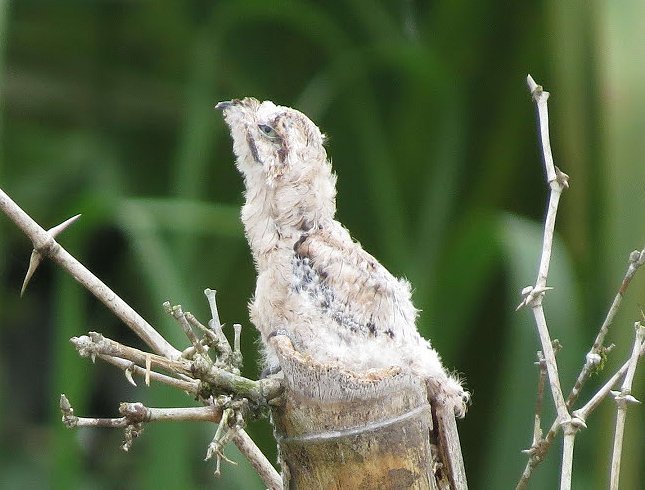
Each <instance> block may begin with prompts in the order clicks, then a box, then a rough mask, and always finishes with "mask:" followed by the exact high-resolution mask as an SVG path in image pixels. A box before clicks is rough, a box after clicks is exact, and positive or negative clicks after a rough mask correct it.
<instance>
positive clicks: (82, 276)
mask: <svg viewBox="0 0 645 490" xmlns="http://www.w3.org/2000/svg"><path fill="white" fill-rule="evenodd" d="M0 209H2V211H3V212H4V213H5V214H6V215H7V216H8V217H9V218H10V219H11V220H12V221H13V222H14V223H15V224H16V225H17V226H18V227H19V228H20V229H21V230H22V231H23V232H24V233H25V235H27V237H29V239H30V240H31V241H32V243H33V245H34V250H36V251H37V252H38V253H39V254H41V255H43V256H47V257H49V258H51V259H52V260H53V261H54V262H56V263H57V264H58V265H60V266H61V267H62V268H63V269H65V270H66V271H67V272H69V273H70V274H71V275H72V276H73V277H74V279H76V281H78V282H79V283H80V284H82V285H83V286H84V287H85V288H86V289H87V290H89V291H90V292H91V293H92V294H94V296H96V297H97V298H98V299H99V300H100V301H101V302H102V303H103V304H104V305H105V306H107V308H108V309H109V310H110V311H112V313H114V314H115V315H116V316H117V317H118V318H120V319H121V320H122V321H123V323H125V324H126V325H127V326H128V327H130V329H132V331H133V332H134V333H135V334H137V335H138V336H139V337H140V338H141V340H143V341H144V342H145V343H146V344H147V345H148V346H149V347H150V348H151V349H152V350H153V351H154V352H156V353H157V354H160V355H162V356H165V357H167V358H169V359H174V358H176V357H179V355H180V352H179V351H178V350H177V349H175V348H174V347H173V346H172V345H171V344H170V343H169V342H168V341H167V340H166V339H164V338H163V337H162V336H161V335H160V334H159V333H158V332H157V331H156V330H155V329H154V328H153V327H152V326H151V325H150V324H149V323H148V322H146V321H145V320H144V319H143V318H142V317H141V315H139V314H138V313H137V312H136V311H134V309H132V307H131V306H130V305H128V304H127V303H126V302H125V301H123V300H122V299H121V298H120V297H119V296H118V295H117V294H116V293H115V292H114V291H112V290H111V289H110V288H109V287H107V286H106V285H105V284H104V283H103V282H102V281H101V280H100V279H98V278H97V277H96V276H95V275H94V274H92V273H91V272H90V271H89V270H88V269H87V268H86V267H85V266H84V265H83V264H81V263H80V262H79V261H78V260H76V259H75V258H74V257H73V256H72V255H71V254H70V253H69V252H67V250H65V249H64V248H63V247H61V246H60V244H58V243H57V242H56V240H54V238H53V236H52V234H51V233H49V232H47V231H46V230H44V229H43V228H41V227H40V225H38V223H36V222H35V221H34V220H33V219H32V218H31V217H30V216H29V215H28V214H27V213H25V212H24V211H23V210H22V209H21V208H20V206H18V205H17V204H16V203H15V202H14V201H13V200H12V199H11V198H10V197H9V196H8V195H7V194H6V193H5V192H4V191H3V190H2V189H0Z"/></svg>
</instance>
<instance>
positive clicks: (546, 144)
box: [518, 75, 580, 490]
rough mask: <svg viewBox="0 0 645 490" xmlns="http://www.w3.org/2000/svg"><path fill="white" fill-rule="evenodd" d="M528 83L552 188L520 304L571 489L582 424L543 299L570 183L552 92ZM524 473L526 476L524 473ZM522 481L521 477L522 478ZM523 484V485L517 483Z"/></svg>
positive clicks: (565, 481) (566, 486)
mask: <svg viewBox="0 0 645 490" xmlns="http://www.w3.org/2000/svg"><path fill="white" fill-rule="evenodd" d="M527 84H528V87H529V90H530V92H531V96H532V97H533V100H534V101H535V104H536V107H537V112H538V122H539V129H540V142H541V146H542V156H543V160H544V167H545V170H546V177H547V182H548V184H549V188H550V194H549V204H548V208H547V215H546V220H545V223H544V239H543V242H542V255H541V258H540V266H539V269H538V276H537V279H536V281H535V286H531V287H528V288H525V289H524V291H523V294H524V300H523V301H522V303H521V304H520V306H524V305H526V306H530V307H531V309H532V311H533V316H534V317H535V324H536V326H537V331H538V335H539V337H540V344H541V345H542V353H543V354H544V362H545V364H546V371H547V374H548V378H549V386H550V388H551V394H552V396H553V400H554V403H555V407H556V410H557V414H558V415H557V420H558V422H559V423H561V424H563V426H564V428H565V443H564V448H563V453H562V473H561V480H560V488H561V489H562V490H568V489H570V488H571V467H572V463H573V447H574V442H575V434H576V432H577V430H578V428H579V427H580V425H579V424H577V423H575V422H574V421H572V419H571V416H570V415H569V411H568V409H567V405H566V402H565V400H564V396H563V395H562V388H561V386H560V376H559V374H558V365H557V362H556V359H555V353H554V351H553V344H552V341H551V336H550V334H549V328H548V325H547V322H546V318H545V316H544V308H543V306H542V300H543V298H544V294H545V292H546V291H548V290H549V289H551V288H549V287H547V277H548V274H549V265H550V261H551V252H552V248H553V236H554V231H555V221H556V216H557V213H558V205H559V202H560V196H561V195H562V191H563V190H564V189H565V188H567V187H568V186H569V184H568V179H569V177H568V175H567V174H565V173H563V172H561V171H560V169H558V168H557V167H556V166H555V164H554V161H553V154H552V152H551V143H550V138H549V112H548V106H547V100H548V98H549V92H546V91H545V90H543V89H542V87H541V86H539V85H538V84H537V83H535V80H533V78H532V77H531V75H529V76H528V77H527ZM523 476H524V475H523ZM520 483H522V480H520ZM518 487H520V484H518Z"/></svg>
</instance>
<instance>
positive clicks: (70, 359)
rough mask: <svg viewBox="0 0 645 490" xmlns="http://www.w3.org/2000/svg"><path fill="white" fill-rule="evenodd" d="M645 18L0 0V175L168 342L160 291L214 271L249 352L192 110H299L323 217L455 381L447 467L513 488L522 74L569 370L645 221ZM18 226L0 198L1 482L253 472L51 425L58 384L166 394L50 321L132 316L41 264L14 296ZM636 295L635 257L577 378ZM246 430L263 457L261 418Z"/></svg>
mask: <svg viewBox="0 0 645 490" xmlns="http://www.w3.org/2000/svg"><path fill="white" fill-rule="evenodd" d="M643 18H645V4H643V2H639V1H637V0H626V1H623V2H583V1H558V0H556V1H554V0H551V1H548V0H544V1H538V2H502V1H495V0H488V1H481V2H465V1H432V2H424V1H413V0H407V1H394V0H393V1H381V2H370V1H365V0H344V1H342V0H331V1H327V2H324V3H323V2H294V1H275V2H266V1H247V2H233V1H212V2H210V1H184V2H175V1H157V2H149V1H143V0H129V1H126V0H120V1H117V0H112V1H108V0H103V1H98V0H95V1H80V0H76V1H74V0H65V1H58V2H45V1H37V0H20V1H14V2H10V1H8V0H0V89H1V96H0V185H1V186H2V188H3V189H4V190H5V191H7V192H8V193H9V194H10V195H12V196H13V198H14V199H15V200H16V201H17V202H18V203H19V204H21V205H22V206H23V207H24V209H25V210H27V211H28V212H29V213H30V214H31V215H32V216H33V217H34V218H35V219H36V220H38V221H39V222H40V223H41V224H42V225H43V226H45V227H50V226H53V225H54V224H57V223H59V222H61V221H62V220H63V219H65V218H67V217H68V216H71V215H73V214H76V213H79V212H80V213H83V218H82V220H81V221H80V222H79V223H78V224H76V225H75V226H74V229H73V230H71V231H70V232H68V233H66V234H65V235H64V236H63V237H62V238H61V242H62V243H63V244H64V246H65V247H66V248H67V249H68V250H70V251H71V252H72V253H73V254H75V255H76V256H77V257H78V258H80V259H81V260H82V261H83V262H84V263H86V264H87V265H88V266H89V267H90V268H91V269H92V270H93V271H95V273H96V274H97V275H99V276H100V277H101V278H103V279H104V280H105V281H106V282H107V283H108V284H109V285H110V286H111V287H113V288H114V289H115V290H116V291H117V292H118V293H120V294H121V295H122V296H123V297H124V298H125V299H126V300H127V301H129V302H130V304H132V305H133V306H134V307H135V308H137V309H138V310H139V311H140V312H141V313H142V314H143V315H144V316H145V317H146V318H147V319H149V320H150V321H151V322H153V323H154V324H155V325H157V326H158V327H159V329H160V330H161V331H162V332H163V333H164V334H165V335H166V336H167V337H169V338H171V339H173V340H174V342H175V343H176V345H178V346H181V345H185V341H184V339H182V338H181V335H179V333H178V332H177V329H176V328H175V326H174V325H173V324H172V322H170V321H169V320H168V319H167V318H165V317H164V315H163V314H162V309H161V303H162V302H163V301H164V300H166V299H171V300H172V301H173V302H180V303H182V304H183V305H184V307H185V308H186V309H189V310H191V311H193V312H195V313H196V314H197V315H198V316H201V317H202V318H206V316H207V307H206V303H205V300H204V297H203V296H202V293H201V291H202V290H203V289H204V288H205V287H212V288H215V289H217V290H218V291H219V294H218V298H219V307H220V315H221V317H222V319H223V321H226V322H228V323H229V324H231V323H232V322H235V321H239V322H242V323H244V324H245V325H246V326H247V328H246V330H245V334H244V337H243V348H244V351H245V353H246V368H245V374H246V375H248V376H252V377H253V376H256V375H257V373H258V367H257V365H256V360H255V352H256V345H255V338H256V336H255V332H254V329H253V328H252V327H251V326H250V325H249V323H248V319H247V312H246V302H247V300H248V298H249V297H250V295H251V294H252V291H253V282H254V272H253V268H252V263H251V260H250V255H249V252H248V249H247V245H246V243H245V241H244V237H243V234H242V230H241V226H240V224H239V220H238V212H239V207H240V204H241V202H242V194H241V192H242V182H241V179H240V178H239V176H238V175H237V174H236V171H235V169H234V166H233V158H232V153H231V143H230V140H229V137H228V134H227V133H226V130H225V127H224V124H223V122H222V120H221V117H220V115H219V114H218V113H215V112H213V111H212V107H213V105H214V104H215V103H216V102H217V101H219V100H226V99H229V98H232V97H236V96H244V95H254V96H256V97H258V98H261V99H264V98H268V99H271V100H273V101H275V102H277V103H280V104H284V105H290V106H294V107H297V108H299V109H301V110H302V111H303V112H305V113H306V114H308V115H310V117H311V118H312V119H313V120H314V121H316V122H317V123H318V125H319V126H320V127H321V128H323V130H324V131H326V132H327V134H328V135H329V136H330V143H329V145H328V146H329V148H328V150H329V153H330V155H331V156H332V157H333V163H334V166H335V169H336V171H337V173H338V175H339V184H338V196H339V197H338V208H339V217H340V219H341V221H343V223H345V225H346V226H347V227H348V228H349V229H350V230H351V231H352V233H353V234H354V236H355V238H357V239H358V240H360V241H361V242H362V243H363V245H364V246H365V248H367V249H368V250H369V251H370V252H372V253H373V254H374V255H375V256H377V257H379V259H381V260H382V262H383V263H384V264H385V265H387V266H388V267H389V268H390V269H391V270H392V271H393V272H395V273H397V274H399V275H405V276H407V277H408V278H409V279H410V280H411V282H412V283H413V285H414V286H415V302H416V304H417V306H418V307H420V308H422V309H423V314H422V317H421V323H420V325H419V328H420V329H421V330H422V331H423V333H424V334H425V335H427V336H429V337H430V338H432V339H433V342H434V344H435V346H436V347H437V348H438V350H439V351H440V352H442V354H443V356H444V358H445V361H446V363H447V364H448V365H449V366H454V367H455V368H456V369H458V370H459V371H460V372H463V373H464V376H465V377H466V379H467V380H468V386H469V387H470V389H471V390H472V392H473V400H474V403H473V406H472V408H471V411H470V413H469V414H468V417H467V418H466V419H465V420H464V421H463V422H461V423H460V428H461V436H462V444H463V449H464V457H465V461H466V466H467V471H468V475H469V480H470V484H471V487H472V488H510V487H511V486H512V485H514V482H515V481H516V480H517V478H518V477H519V474H520V472H521V469H522V468H523V466H524V462H525V456H524V455H522V454H521V453H520V452H519V451H520V449H524V448H526V447H527V446H528V445H529V444H530V437H531V427H532V417H533V403H534V397H535V384H536V373H535V368H534V366H533V365H532V361H533V359H534V356H535V350H536V349H537V340H536V335H535V332H534V326H533V321H532V318H531V315H530V314H529V312H527V311H522V312H519V313H515V312H514V311H513V310H514V307H515V305H516V304H517V303H518V302H519V294H518V292H519V291H520V289H521V288H522V287H523V286H525V285H527V284H530V283H531V282H533V281H534V279H535V273H536V267H537V262H538V247H539V241H540V232H541V221H542V217H543V213H544V207H545V202H546V187H545V184H544V178H543V173H542V169H541V163H540V155H539V152H538V146H537V142H536V141H537V138H536V131H535V124H534V122H535V121H534V109H533V106H532V103H531V100H530V98H529V96H528V93H527V90H526V87H525V83H524V78H525V76H526V74H527V73H529V72H530V73H532V74H533V75H534V76H535V78H536V80H537V81H538V82H539V83H542V84H544V85H545V87H546V88H547V89H548V90H550V91H551V92H552V96H551V99H550V107H551V123H552V141H553V147H554V153H555V156H556V161H557V162H558V164H559V165H560V166H561V168H562V169H563V170H564V171H565V172H567V173H569V174H570V175H571V186H572V187H571V190H570V191H568V192H567V193H566V194H565V196H564V199H563V203H562V207H561V214H560V216H559V222H558V230H559V234H560V235H559V238H558V244H557V249H556V254H555V258H554V262H553V267H552V273H551V276H550V284H551V285H552V286H554V287H555V291H553V292H552V293H550V294H549V296H548V298H547V300H546V308H547V315H548V318H549V320H550V326H551V329H552V334H553V335H554V336H555V337H557V338H559V339H560V340H561V342H562V344H563V345H564V349H563V350H562V351H561V353H560V354H559V363H560V370H561V374H562V378H563V380H564V385H565V387H566V388H567V389H568V388H569V387H570V386H571V384H572V382H573V380H574V379H575V375H576V373H577V370H578V369H579V366H580V365H581V363H582V360H583V356H584V353H585V352H586V349H588V347H589V345H590V343H591V341H592V338H593V336H594V335H595V332H596V331H597V328H598V325H599V324H600V322H601V321H602V318H603V317H604V312H605V311H606V309H607V307H608V305H609V303H610V301H611V299H612V298H613V294H614V292H615V290H616V287H617V285H618V284H619V282H620V278H621V277H622V274H623V271H624V269H625V264H626V258H627V255H628V253H629V252H630V251H631V250H633V249H634V248H640V247H642V246H643V245H644V244H645V219H643V218H644V217H645V163H644V162H643V154H645V138H643V135H645V89H644V87H645V52H644V51H643V46H644V44H643V42H642V28H643V24H642V22H643V21H642V19H643ZM29 245H30V244H29V243H28V241H27V240H26V239H25V238H24V237H23V236H21V235H20V233H18V231H17V230H16V229H15V227H14V226H13V225H12V224H11V223H9V222H8V220H6V219H0V288H2V289H1V292H0V441H1V442H0V486H1V487H3V488H52V487H53V488H89V487H91V488H188V487H195V486H202V485H203V486H206V485H208V486H214V487H216V488H262V487H261V483H260V481H259V480H258V478H257V477H256V476H255V475H254V474H253V471H252V470H251V469H250V467H249V466H248V465H247V464H244V463H243V462H242V463H241V464H240V465H239V466H237V467H231V466H228V465H225V467H224V471H223V477H222V478H221V479H220V480H217V481H214V480H213V479H212V477H211V474H210V472H211V471H212V464H211V463H203V462H202V461H201V459H202V458H203V456H204V454H205V451H206V445H207V443H208V441H209V439H210V438H211V437H212V435H213V433H214V427H210V426H205V425H188V424H187V425H181V424H176V425H168V426H160V425H154V426H150V427H148V428H147V429H146V432H145V434H144V437H143V438H141V439H140V440H139V441H137V442H136V444H135V445H134V447H133V449H132V450H131V452H130V454H124V453H123V452H121V451H120V450H119V443H120V438H121V434H120V433H117V432H116V431H112V432H110V431H106V430H82V431H67V430H66V429H64V428H63V426H62V424H61V423H60V422H59V418H60V415H59V413H58V409H57V402H58V396H59V394H60V393H61V392H65V393H66V394H67V395H68V396H69V398H70V399H71V401H72V403H73V404H74V406H75V408H76V412H77V414H88V415H93V416H113V415H114V414H116V412H117V407H118V402H119V401H121V400H142V401H144V402H145V403H148V404H150V405H153V406H174V405H185V404H190V403H191V401H190V400H189V399H187V398H186V397H183V396H181V395H180V394H176V393H171V392H169V391H168V390H165V389H163V388H161V387H158V386H154V387H152V388H151V389H146V388H144V387H140V388H137V389H134V388H132V387H130V386H129V385H128V384H127V383H126V382H125V380H124V379H123V377H122V375H121V374H120V373H119V372H118V371H116V370H114V369H113V368H110V367H106V366H103V365H101V364H96V365H91V364H90V363H88V361H87V360H85V359H80V358H78V356H77V355H76V353H75V352H74V350H73V348H72V347H71V345H70V344H69V342H68V339H69V338H70V337H71V336H74V335H80V334H82V333H84V332H86V331H88V330H98V331H100V332H102V333H104V334H105V335H107V336H110V337H112V338H116V339H119V340H122V341H127V342H130V343H132V342H134V343H136V340H135V339H133V338H132V337H133V336H132V335H131V334H130V333H129V332H127V331H126V329H125V327H123V326H122V325H121V324H120V323H119V322H118V321H116V320H115V319H114V318H112V317H111V315H110V314H109V313H107V312H106V310H105V309H104V308H103V307H102V306H101V305H100V304H97V302H96V301H95V300H94V299H93V298H92V297H90V296H89V295H88V294H87V293H86V292H85V291H84V290H82V289H81V288H80V287H79V286H78V285H77V284H76V283H74V282H73V280H72V279H71V278H69V277H67V276H66V275H65V274H63V273H62V272H60V271H59V270H57V269H56V268H55V267H53V266H52V265H51V264H45V265H44V266H42V267H41V270H39V272H38V274H37V276H36V278H35V280H34V281H33V283H32V284H31V286H30V289H29V291H28V294H27V295H26V297H25V298H23V299H22V300H19V298H18V291H19V288H20V284H21V281H22V275H23V273H24V270H25V267H26V264H27V261H28V256H29V249H30V246H29ZM644 293H645V278H643V277H637V279H636V281H635V282H634V284H633V285H632V288H631V289H630V291H629V294H628V297H627V300H626V302H625V304H624V307H623V309H622V313H621V315H620V317H619V319H618V321H617V322H616V324H615V325H614V327H613V330H612V333H611V336H610V337H611V338H610V341H611V342H615V343H616V344H617V347H616V349H615V350H614V352H613V353H612V355H611V357H610V359H609V361H608V363H607V371H606V372H605V373H602V374H601V375H600V376H598V377H596V378H595V379H594V380H593V384H594V385H598V384H599V383H600V382H601V381H602V379H604V378H605V377H606V375H607V374H608V372H610V370H611V369H614V368H615V367H616V366H617V365H619V364H620V363H622V362H623V360H624V359H625V358H626V355H627V352H628V351H629V350H630V349H631V342H632V336H633V330H632V324H633V322H634V321H635V320H637V319H638V318H639V316H640V313H639V305H640V304H642V303H643V302H644V301H645V296H644ZM642 373H643V369H642V366H641V369H640V372H638V373H637V380H638V381H637V384H636V387H635V394H636V396H637V397H639V398H641V399H642V398H643V397H645V393H644V392H645V389H644V388H645V383H644V382H643V379H645V378H644V377H643V375H642ZM590 393H591V390H590V389H588V390H586V391H585V395H584V396H583V398H587V397H588V396H589V395H590ZM643 413H644V412H643V409H642V408H638V407H636V408H634V409H632V410H631V411H630V413H629V417H628V430H627V439H626V441H625V446H626V452H625V454H624V463H623V476H622V480H621V483H622V484H623V486H622V487H623V488H637V486H638V484H637V482H638V481H641V482H642V481H643V478H645V470H644V469H643V467H644V465H643V461H644V460H645V455H644V449H645V448H644V444H643V440H644V436H645V431H644V430H643V423H644V421H645V419H644V416H643ZM550 420H551V419H549V422H550ZM588 422H589V426H590V428H589V429H588V430H586V431H584V432H582V433H581V434H580V436H579V437H578V444H577V446H576V460H575V465H576V466H575V469H574V488H585V489H588V488H606V484H607V480H608V467H609V453H610V447H611V440H612V436H613V424H614V409H613V406H612V404H611V403H610V402H605V403H604V404H603V407H602V408H601V409H600V410H599V411H598V412H597V413H596V414H594V415H593V416H592V418H591V419H590V420H589V421H588ZM249 431H250V433H251V434H252V436H253V437H254V438H256V439H257V440H258V442H259V444H260V445H261V447H262V448H263V449H264V450H265V451H266V452H267V453H268V454H269V455H270V457H271V458H272V459H273V458H275V448H274V442H273V440H272V437H271V432H270V428H269V425H268V423H267V422H266V421H261V422H252V423H251V424H250V428H249ZM227 451H228V454H230V455H231V457H233V458H236V455H235V451H234V448H232V447H231V448H229V449H228V450H227ZM236 459H239V458H236ZM558 466H559V447H557V446H556V447H554V448H553V450H552V452H551V455H550V457H549V458H548V461H547V462H546V463H545V464H544V465H543V467H541V468H540V469H539V470H538V472H537V475H536V478H535V481H534V482H533V485H532V488H554V487H555V485H556V482H557V481H558V479H557V474H558Z"/></svg>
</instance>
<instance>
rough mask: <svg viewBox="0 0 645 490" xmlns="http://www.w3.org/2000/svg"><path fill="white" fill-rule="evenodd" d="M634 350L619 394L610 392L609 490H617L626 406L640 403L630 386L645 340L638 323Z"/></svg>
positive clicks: (644, 330)
mask: <svg viewBox="0 0 645 490" xmlns="http://www.w3.org/2000/svg"><path fill="white" fill-rule="evenodd" d="M634 328H635V336H634V337H635V338H634V348H633V349H632V355H631V357H630V359H629V367H628V368H627V374H625V379H624V380H623V385H622V387H621V390H620V391H619V392H612V395H613V396H614V400H615V401H616V432H615V435H614V449H613V452H612V458H611V478H610V486H609V488H611V490H618V483H619V482H620V460H621V457H622V451H623V435H624V433H625V420H626V419H627V405H628V404H634V403H640V402H639V401H638V400H637V399H636V398H634V397H633V396H632V384H633V382H634V375H635V374H636V366H637V365H638V358H639V357H640V350H641V344H642V343H643V339H645V327H643V326H642V325H641V323H640V322H636V323H635V325H634Z"/></svg>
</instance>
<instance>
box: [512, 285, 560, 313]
mask: <svg viewBox="0 0 645 490" xmlns="http://www.w3.org/2000/svg"><path fill="white" fill-rule="evenodd" d="M552 289H553V288H552V287H549V286H526V287H525V288H524V289H522V292H521V293H520V294H521V295H522V297H523V299H522V302H521V303H520V304H519V305H517V308H515V311H518V310H520V309H521V308H522V307H524V306H531V307H533V306H538V305H540V304H541V302H542V298H543V297H544V294H545V293H546V292H547V291H551V290H552Z"/></svg>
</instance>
